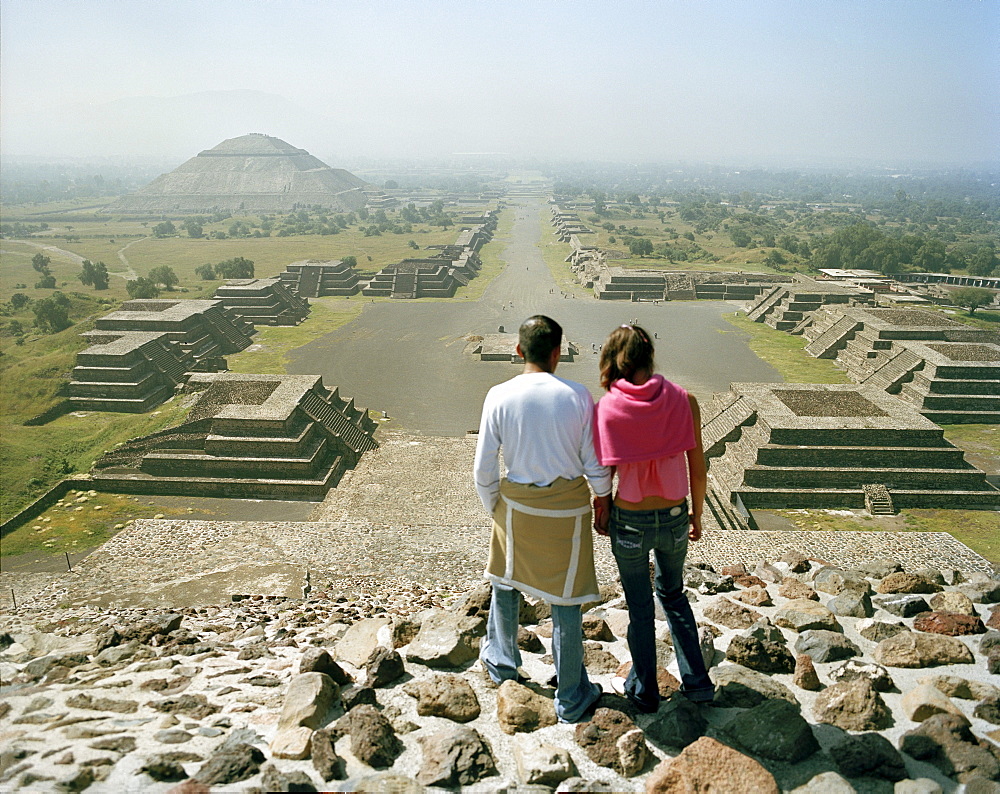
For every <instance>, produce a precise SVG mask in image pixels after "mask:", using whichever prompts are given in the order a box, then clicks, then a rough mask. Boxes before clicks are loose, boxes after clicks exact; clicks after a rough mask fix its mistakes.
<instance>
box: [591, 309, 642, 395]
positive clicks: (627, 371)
mask: <svg viewBox="0 0 1000 794" xmlns="http://www.w3.org/2000/svg"><path fill="white" fill-rule="evenodd" d="M643 370H645V371H646V372H648V373H649V374H652V373H653V340H652V339H650V336H649V333H648V332H647V331H646V330H645V329H644V328H640V327H639V326H638V325H621V326H619V327H618V328H616V329H615V330H614V331H612V332H611V335H610V336H609V337H608V338H607V340H606V341H605V342H604V345H603V346H602V347H601V386H602V387H603V388H604V389H605V390H607V389H610V388H611V384H612V383H613V382H614V381H616V380H618V379H619V378H625V380H627V381H629V382H630V383H631V382H632V378H633V377H634V376H635V374H636V373H637V372H642V371H643Z"/></svg>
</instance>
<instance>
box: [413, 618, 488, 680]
mask: <svg viewBox="0 0 1000 794" xmlns="http://www.w3.org/2000/svg"><path fill="white" fill-rule="evenodd" d="M485 631H486V624H485V622H484V621H483V619H482V618H481V617H468V616H465V615H456V614H455V613H453V612H444V611H435V612H433V613H431V614H430V615H428V616H427V617H425V618H424V620H423V622H422V623H421V624H420V631H419V632H417V636H416V639H414V640H413V642H411V643H410V645H409V647H408V648H407V649H406V658H407V659H408V660H409V661H411V662H419V663H420V664H425V665H427V666H428V667H458V666H459V665H462V664H464V663H465V662H468V661H471V660H472V659H475V658H476V657H477V656H478V655H479V637H481V636H482V635H483V634H484V633H485Z"/></svg>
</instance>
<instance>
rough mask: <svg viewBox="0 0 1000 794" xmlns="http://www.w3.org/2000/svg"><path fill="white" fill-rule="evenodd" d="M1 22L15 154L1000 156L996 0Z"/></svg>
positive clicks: (243, 4) (38, 7)
mask: <svg viewBox="0 0 1000 794" xmlns="http://www.w3.org/2000/svg"><path fill="white" fill-rule="evenodd" d="M0 37H2V41H0V44H2V49H0V65H2V76H0V80H2V85H0V88H2V94H0V96H2V119H3V122H2V123H3V139H2V146H3V151H4V153H6V154H46V153H50V154H54V155H60V154H72V155H77V156H79V155H86V154H98V155H106V154H110V153H112V151H124V152H126V153H128V154H150V155H172V156H173V155H177V156H181V157H188V156H191V155H193V154H195V153H196V152H197V151H198V150H200V149H204V148H210V147H211V146H214V145H215V144H217V143H218V142H219V141H221V140H222V139H223V138H227V137H234V136H236V135H242V134H244V133H246V132H251V131H252V132H265V133H268V134H272V135H277V136H278V137H282V138H285V139H286V140H288V141H289V142H290V143H292V144H293V145H296V146H301V147H303V148H306V149H309V150H310V151H311V152H313V153H314V154H316V155H317V156H323V155H330V154H334V155H340V156H359V155H361V156H375V157H381V156H392V155H402V156H412V155H417V156H419V155H435V156H436V155H444V154H448V153H451V152H471V151H477V152H478V151H488V152H506V153H510V154H513V155H519V156H520V155H539V156H543V157H550V156H568V157H573V158H586V159H613V160H619V159H640V160H660V161H673V160H689V159H709V160H725V161H735V162H748V163H749V162H757V161H769V162H781V161H788V163H789V164H792V163H793V162H800V161H814V160H815V161H820V160H826V161H829V160H846V159H854V158H860V159H862V160H874V161H879V162H886V163H891V162H901V161H906V160H921V161H928V162H929V161H948V162H964V163H968V162H974V161H983V160H994V161H995V160H997V159H1000V46H998V42H1000V2H997V0H982V1H980V0H898V1H892V0H861V1H858V2H855V1H853V0H849V1H843V0H742V1H737V0H683V1H680V0H652V1H651V2H628V0H619V2H614V3H612V2H608V0H603V1H602V2H588V1H586V0H584V1H581V0H577V1H576V2H561V1H560V0H536V1H535V2H521V1H520V0H500V1H498V2H476V0H460V1H456V2H445V1H440V2H439V1H437V0H407V1H406V2H401V1H398V0H385V1H383V2H379V1H378V0H366V1H365V2H341V1H339V0H325V1H322V0H271V1H270V2H266V1H264V0H239V1H237V0H211V2H209V1H207V0H196V1H195V0H170V2H155V1H152V0H149V1H147V0H114V1H113V2H112V1H111V0H82V1H80V2H77V0H0ZM238 90H242V91H248V90H249V91H253V92H260V93H259V94H257V93H254V94H249V93H243V94H233V95H217V96H212V97H208V100H210V101H209V102H208V103H207V105H206V102H205V98H204V97H202V98H201V99H200V100H199V99H198V98H186V99H181V100H178V99H174V100H171V101H169V102H148V101H147V102H141V103H136V102H122V101H121V100H127V99H131V98H136V97H146V98H149V97H155V98H170V97H174V98H176V97H184V96H186V95H191V94H199V93H202V92H217V91H238ZM107 103H110V104H107ZM192 147H193V149H192ZM330 164H331V165H335V163H330Z"/></svg>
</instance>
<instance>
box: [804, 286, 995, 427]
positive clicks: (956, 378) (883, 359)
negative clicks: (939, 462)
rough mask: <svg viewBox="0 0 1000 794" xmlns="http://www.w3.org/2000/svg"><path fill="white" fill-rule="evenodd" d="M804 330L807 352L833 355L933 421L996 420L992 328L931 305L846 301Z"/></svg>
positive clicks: (854, 373)
mask: <svg viewBox="0 0 1000 794" xmlns="http://www.w3.org/2000/svg"><path fill="white" fill-rule="evenodd" d="M805 336H806V338H807V339H809V342H808V344H807V345H806V352H807V353H809V354H810V355H812V356H816V357H817V358H831V359H835V360H836V362H837V365H838V366H840V367H843V368H844V370H846V371H847V373H848V374H849V375H850V376H851V378H852V379H853V380H855V381H857V382H858V383H860V384H862V385H864V386H870V387H875V388H879V389H884V390H885V391H887V392H889V393H890V394H898V395H899V396H900V397H902V398H903V399H904V400H907V401H908V402H910V403H912V404H913V405H915V406H916V407H917V409H918V410H919V411H920V412H921V413H922V414H923V415H924V416H926V417H927V418H928V419H931V420H932V421H934V422H941V423H943V424H953V423H956V422H984V423H996V422H1000V344H998V343H997V336H996V334H993V333H990V332H989V331H984V330H982V329H979V328H972V327H970V326H968V325H964V324H962V323H959V322H956V321H954V320H949V319H948V318H947V317H944V316H942V315H941V314H939V313H937V312H932V311H926V310H921V309H911V308H905V309H900V308H871V307H864V306H847V307H825V308H824V309H822V310H820V311H817V312H816V313H815V316H814V318H813V323H812V326H811V327H810V328H807V329H806V331H805Z"/></svg>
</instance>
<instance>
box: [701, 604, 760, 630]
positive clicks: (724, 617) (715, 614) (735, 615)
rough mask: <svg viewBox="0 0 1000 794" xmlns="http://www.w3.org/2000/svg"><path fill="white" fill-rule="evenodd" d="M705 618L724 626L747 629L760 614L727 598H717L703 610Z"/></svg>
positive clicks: (758, 618)
mask: <svg viewBox="0 0 1000 794" xmlns="http://www.w3.org/2000/svg"><path fill="white" fill-rule="evenodd" d="M704 615H705V619H706V620H711V621H712V622H713V623H718V624H719V625H720V626H725V627H726V628H728V629H748V628H750V627H751V626H752V625H753V624H754V623H755V622H756V621H758V620H760V618H761V617H762V615H761V614H760V612H757V611H755V610H753V609H750V608H749V607H745V606H743V605H742V604H737V603H736V602H735V601H730V600H729V599H728V598H719V599H717V600H716V601H715V602H714V603H713V604H712V605H711V606H709V607H707V608H706V609H705V612H704Z"/></svg>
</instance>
